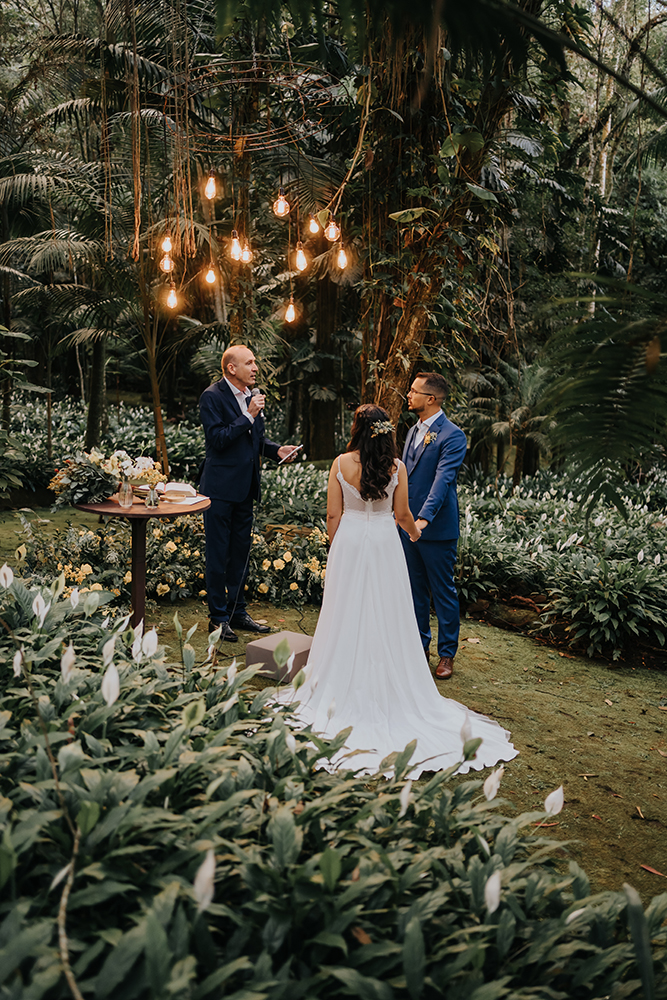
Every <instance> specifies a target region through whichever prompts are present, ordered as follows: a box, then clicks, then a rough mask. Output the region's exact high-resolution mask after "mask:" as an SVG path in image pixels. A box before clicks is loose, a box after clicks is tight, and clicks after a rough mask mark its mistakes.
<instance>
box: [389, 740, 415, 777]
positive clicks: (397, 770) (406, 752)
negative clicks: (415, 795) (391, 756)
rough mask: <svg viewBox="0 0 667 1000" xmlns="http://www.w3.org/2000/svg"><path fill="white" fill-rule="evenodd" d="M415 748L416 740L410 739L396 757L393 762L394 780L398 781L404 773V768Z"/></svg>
mask: <svg viewBox="0 0 667 1000" xmlns="http://www.w3.org/2000/svg"><path fill="white" fill-rule="evenodd" d="M416 748H417V740H410V742H409V743H408V744H407V745H406V746H405V748H404V749H403V750H401V752H400V753H399V754H398V756H397V757H396V762H395V763H394V776H395V778H396V781H400V780H401V778H402V777H403V775H404V774H405V771H406V768H407V766H408V764H409V762H410V760H411V758H412V756H413V754H414V752H415V750H416Z"/></svg>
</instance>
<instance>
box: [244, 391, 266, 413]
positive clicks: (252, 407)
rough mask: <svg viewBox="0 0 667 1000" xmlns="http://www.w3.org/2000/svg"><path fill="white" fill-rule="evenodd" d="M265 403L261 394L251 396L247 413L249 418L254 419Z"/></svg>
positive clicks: (264, 397) (264, 398)
mask: <svg viewBox="0 0 667 1000" xmlns="http://www.w3.org/2000/svg"><path fill="white" fill-rule="evenodd" d="M265 402H266V396H263V395H262V394H261V392H259V393H257V395H256V396H253V397H252V398H251V400H250V402H249V403H248V413H249V414H250V416H251V417H253V418H254V417H256V416H257V415H258V414H259V413H261V412H262V410H263V409H264V404H265Z"/></svg>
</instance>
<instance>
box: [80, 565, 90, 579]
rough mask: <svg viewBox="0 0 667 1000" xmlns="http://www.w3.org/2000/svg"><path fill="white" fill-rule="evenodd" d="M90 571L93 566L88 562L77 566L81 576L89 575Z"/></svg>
mask: <svg viewBox="0 0 667 1000" xmlns="http://www.w3.org/2000/svg"><path fill="white" fill-rule="evenodd" d="M92 572H93V567H92V566H91V565H90V563H82V564H81V566H79V573H80V574H81V576H90V574H91V573H92Z"/></svg>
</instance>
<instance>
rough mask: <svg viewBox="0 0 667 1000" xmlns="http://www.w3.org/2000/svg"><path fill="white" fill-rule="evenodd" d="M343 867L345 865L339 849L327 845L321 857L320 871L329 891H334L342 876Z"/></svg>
mask: <svg viewBox="0 0 667 1000" xmlns="http://www.w3.org/2000/svg"><path fill="white" fill-rule="evenodd" d="M342 868H343V865H342V862H341V858H340V854H339V853H338V851H337V850H335V848H333V847H327V849H326V850H325V851H324V852H323V854H322V857H321V858H320V871H321V872H322V876H323V878H324V884H325V885H326V887H327V889H328V890H329V892H333V890H334V888H335V886H336V882H337V881H338V879H339V878H340V873H341V871H342Z"/></svg>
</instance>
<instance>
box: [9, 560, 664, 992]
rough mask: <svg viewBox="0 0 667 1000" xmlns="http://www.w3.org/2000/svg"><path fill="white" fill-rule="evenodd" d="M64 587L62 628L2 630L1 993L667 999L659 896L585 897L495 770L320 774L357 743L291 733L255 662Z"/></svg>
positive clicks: (405, 762)
mask: <svg viewBox="0 0 667 1000" xmlns="http://www.w3.org/2000/svg"><path fill="white" fill-rule="evenodd" d="M6 584H7V578H6V577H4V578H3V582H2V586H3V587H4V596H0V605H3V604H4V605H7V606H10V605H12V604H14V603H16V602H17V601H18V602H21V601H22V600H23V598H22V596H21V592H20V591H18V592H17V591H16V590H15V588H16V586H17V584H16V581H14V582H10V583H9V585H8V586H7V585H6ZM18 586H19V587H20V586H22V585H20V584H19V585H18ZM58 586H59V585H58ZM56 589H57V588H56ZM51 597H52V600H51V608H50V609H49V611H48V614H51V615H54V616H56V618H59V620H60V621H61V622H63V623H64V624H65V625H66V626H67V628H69V631H67V628H65V627H63V629H62V630H60V631H59V633H58V635H57V636H56V635H53V633H52V631H49V630H48V619H47V618H44V619H42V618H41V612H40V614H35V615H33V618H32V621H31V622H29V623H28V624H26V625H25V626H24V627H23V628H22V635H21V636H18V635H15V638H14V639H12V638H10V637H9V635H8V634H7V633H3V635H2V637H1V638H0V679H1V680H0V690H1V695H0V741H1V742H2V762H3V764H2V773H1V782H2V784H1V786H0V788H1V792H2V798H0V827H1V831H2V840H1V846H0V885H1V887H2V890H3V892H2V897H1V901H0V991H1V995H2V996H5V997H7V998H9V997H11V998H14V1000H28V998H30V1000H41V998H43V1000H61V998H65V997H69V996H71V995H80V996H83V997H91V998H93V997H94V998H108V1000H144V998H145V1000H157V998H165V997H174V998H183V1000H185V998H191V1000H206V998H207V997H220V996H222V995H224V996H228V997H230V1000H231V998H234V1000H251V998H252V1000H283V998H286V997H304V998H305V997H312V998H319V997H321V998H327V1000H328V998H331V1000H334V998H339V997H344V996H357V997H361V998H363V1000H394V998H396V1000H401V998H403V997H405V998H407V997H410V998H411V1000H419V998H425V1000H430V998H435V997H440V996H443V995H447V996H448V997H451V998H455V1000H464V998H470V1000H483V998H492V997H493V998H502V997H508V998H509V997H516V998H519V997H520V998H525V1000H528V998H533V1000H538V998H543V1000H547V998H551V1000H557V998H562V1000H566V998H567V1000H579V998H581V1000H584V998H585V1000H589V998H591V997H595V996H613V997H617V998H619V1000H620V998H621V997H624V998H637V1000H639V998H640V997H642V996H648V995H653V996H654V997H655V998H656V1000H663V998H664V997H665V996H667V928H666V927H665V926H664V921H665V917H666V916H667V894H664V895H662V896H659V897H656V898H655V899H654V900H653V902H652V903H651V904H650V905H649V907H648V908H647V910H646V911H644V909H643V907H642V905H641V902H640V901H639V898H638V896H637V894H636V893H635V892H634V890H632V889H631V888H630V887H626V890H625V892H624V893H621V892H604V893H600V894H596V895H590V890H589V884H588V879H587V877H586V875H585V873H584V872H583V871H582V870H581V869H580V868H579V867H578V866H577V865H576V864H574V863H571V864H570V866H569V873H568V872H565V871H563V870H562V869H563V863H562V862H557V863H555V862H554V860H553V859H554V854H555V853H556V852H557V848H558V844H557V842H554V841H551V840H548V839H547V838H546V837H545V836H544V832H543V831H542V830H541V829H540V825H539V824H540V822H541V821H543V820H544V818H545V814H544V813H543V812H534V813H526V814H522V815H520V816H517V817H514V818H508V817H506V816H503V815H501V814H500V812H499V811H498V810H497V808H496V807H497V804H498V803H497V800H496V801H492V799H493V798H494V796H495V793H496V791H497V787H498V784H499V782H500V778H501V772H500V771H499V772H496V773H494V774H493V775H490V776H489V778H488V779H487V781H486V782H485V783H484V787H483V788H482V782H481V781H479V780H473V781H467V780H466V781H464V782H460V783H457V784H452V781H451V779H452V777H453V772H455V771H456V767H454V768H452V769H450V770H449V771H441V772H438V773H437V774H435V775H434V776H433V777H432V778H431V780H425V781H423V782H420V783H419V784H418V785H412V783H411V782H410V781H409V780H407V775H408V774H409V767H410V759H411V756H412V753H413V752H414V745H413V744H410V745H408V747H406V748H405V750H404V751H402V752H400V753H396V754H393V755H391V757H390V758H387V760H386V761H385V762H384V767H385V769H386V770H387V771H388V773H389V777H388V778H386V779H380V778H375V779H371V778H369V777H368V776H365V777H364V776H359V775H355V773H354V772H353V771H352V770H343V769H339V770H337V771H335V773H329V772H328V771H327V770H324V769H318V768H317V764H318V762H320V763H321V762H322V761H323V760H324V761H326V760H330V759H331V758H332V757H333V756H334V754H335V753H337V752H338V751H339V750H340V748H341V746H342V745H343V744H344V741H345V737H346V732H345V731H343V732H342V733H340V734H339V735H338V736H337V737H336V738H335V739H334V740H331V741H326V740H322V739H320V738H319V737H318V736H317V735H316V734H313V733H311V732H310V731H308V730H305V731H301V732H299V731H298V730H294V729H293V727H292V726H291V719H292V717H291V710H290V709H289V708H285V707H284V706H280V707H279V706H277V705H276V704H274V703H273V693H272V689H271V688H267V689H264V690H257V689H256V688H253V687H250V686H248V685H249V683H250V682H251V679H252V676H253V673H254V671H255V670H256V668H255V667H252V668H250V669H246V670H241V671H238V670H237V668H236V665H235V664H232V665H231V666H229V667H224V666H223V667H221V666H220V665H219V664H217V663H216V662H215V651H214V650H210V651H209V660H208V661H207V662H206V663H205V664H199V665H196V664H195V662H194V660H195V653H194V649H193V648H192V647H191V646H190V644H189V642H188V638H189V636H185V637H183V636H182V633H181V643H182V646H181V648H182V662H180V663H174V662H169V661H168V660H167V658H166V657H165V650H164V649H163V648H161V647H159V645H158V639H157V635H156V634H155V632H154V631H152V632H150V633H148V634H147V635H142V634H141V632H140V630H137V632H133V631H132V630H131V629H128V628H126V624H127V623H126V622H121V623H119V624H118V625H117V626H116V628H115V629H114V630H113V631H111V630H110V629H108V628H107V629H106V630H103V629H101V627H100V626H97V625H95V626H93V625H92V623H91V619H92V617H94V614H95V612H93V613H92V614H91V616H88V617H85V618H83V617H82V618H80V619H77V620H76V621H73V620H71V614H70V611H71V601H62V600H59V599H58V595H57V594H56V593H55V592H54V593H53V594H52V595H51ZM91 597H92V595H91ZM91 597H89V600H91ZM63 605H67V608H69V609H70V610H67V609H65V610H63V607H62V606H63ZM2 610H3V611H4V608H3V609H2ZM54 620H55V619H54ZM100 631H104V633H105V634H104V638H105V640H106V641H104V644H103V645H102V646H101V649H100V642H101V637H100ZM16 640H18V641H19V642H20V643H22V644H23V648H24V654H23V655H19V656H18V661H17V644H16ZM68 640H69V641H68ZM28 651H30V652H28ZM285 655H286V652H285ZM476 746H477V743H476V741H471V742H470V743H468V744H466V745H465V747H464V746H463V745H462V757H463V756H466V757H470V756H471V755H472V754H474V752H475V749H476ZM350 766H351V767H353V766H354V758H352V759H351V760H350ZM549 798H550V799H551V800H552V801H553V799H554V797H553V795H552V796H550V797H549ZM548 803H549V799H548V800H547V802H546V803H545V808H547V809H548V810H552V809H553V808H554V807H553V806H550V805H549V804H548ZM559 853H560V852H559ZM76 990H78V991H79V992H78V993H77V992H75V991H76ZM651 990H653V992H652V993H651Z"/></svg>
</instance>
